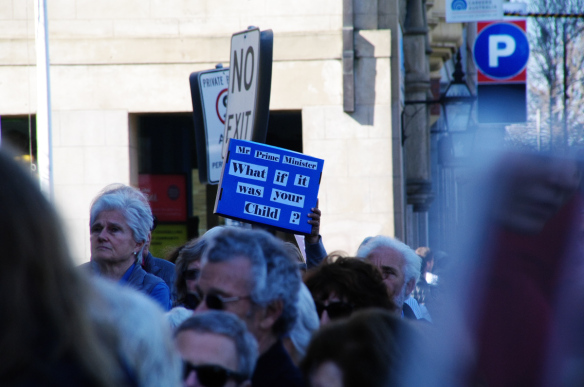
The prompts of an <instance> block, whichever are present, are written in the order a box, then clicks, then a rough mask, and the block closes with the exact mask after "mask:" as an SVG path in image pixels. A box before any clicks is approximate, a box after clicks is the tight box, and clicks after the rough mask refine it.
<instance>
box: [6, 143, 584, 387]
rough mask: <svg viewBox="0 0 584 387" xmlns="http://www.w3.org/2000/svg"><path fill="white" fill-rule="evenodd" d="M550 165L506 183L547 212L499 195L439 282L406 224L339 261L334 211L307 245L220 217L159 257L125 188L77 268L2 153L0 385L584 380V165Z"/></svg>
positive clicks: (109, 196)
mask: <svg viewBox="0 0 584 387" xmlns="http://www.w3.org/2000/svg"><path fill="white" fill-rule="evenodd" d="M554 160H555V159H554ZM523 161H524V160H523ZM526 164H527V165H529V164H528V163H527V162H526V161H524V163H523V164H521V163H519V164H518V165H519V166H520V167H521V166H522V165H523V166H525V165H526ZM550 165H551V164H549V163H548V164H547V166H548V171H547V172H548V173H547V174H546V173H544V172H541V171H540V172H539V174H538V175H537V176H535V177H532V178H531V180H530V179H527V180H526V181H527V182H528V183H530V184H531V185H528V184H527V183H526V182H525V181H523V182H522V183H521V184H517V183H516V178H517V175H511V176H512V177H513V178H512V179H510V180H507V182H508V183H509V184H507V185H505V187H504V188H505V189H507V190H509V189H511V191H510V192H512V193H513V195H520V196H521V197H522V198H523V199H524V200H527V201H528V200H529V199H531V198H537V199H538V200H539V201H540V202H545V204H546V207H545V211H537V210H534V208H536V209H537V206H535V205H534V206H531V207H528V208H526V209H521V208H520V209H517V208H516V207H515V206H517V205H518V204H517V203H516V202H514V203H513V206H514V207H512V210H511V209H510V208H511V207H505V205H507V206H509V203H507V202H506V201H505V200H504V199H501V198H504V197H508V196H509V195H507V196H506V195H504V194H500V192H498V193H497V196H496V197H497V198H500V200H501V201H500V202H495V203H494V204H496V205H497V206H498V211H497V212H492V211H488V210H485V211H483V212H481V214H483V215H485V217H484V218H481V219H483V221H484V222H485V224H488V225H489V227H487V228H483V231H484V230H487V231H486V232H485V233H476V235H474V238H475V241H476V240H478V241H480V242H477V243H478V244H475V246H477V245H478V246H482V248H483V250H482V251H481V252H480V253H477V257H476V258H477V259H473V260H469V261H471V262H472V264H468V263H467V264H460V265H458V268H459V269H460V273H458V274H456V273H454V274H452V275H447V273H445V274H444V275H443V274H442V273H440V276H438V275H437V274H436V273H435V268H436V267H437V265H438V263H437V262H436V256H437V255H436V254H435V252H433V251H432V250H431V249H429V248H428V247H420V248H418V249H417V250H413V249H412V248H411V247H410V246H408V245H406V244H405V243H403V242H401V241H399V240H397V239H395V238H393V237H390V236H383V235H377V236H371V237H368V238H365V239H364V240H363V242H362V243H361V245H360V246H359V248H358V250H357V251H356V252H355V254H354V255H347V254H344V253H338V252H335V253H332V254H328V255H327V253H326V250H325V247H324V244H323V240H322V237H321V236H320V233H319V230H320V222H321V212H320V210H319V209H318V207H315V208H313V209H312V213H311V214H310V215H309V219H308V222H309V223H310V224H311V225H312V228H313V232H312V233H311V235H308V236H306V238H305V246H304V249H303V250H304V251H301V250H300V249H299V248H298V246H296V245H295V244H292V243H288V242H283V241H281V240H280V239H278V238H276V237H275V236H274V235H273V234H271V233H270V232H269V230H263V229H248V228H241V227H225V226H222V227H221V226H220V227H215V228H213V229H211V230H209V231H207V232H206V233H205V234H204V235H202V236H201V237H199V238H196V239H193V240H190V241H188V242H187V243H186V244H184V245H183V246H177V247H176V249H175V250H174V251H173V253H172V258H171V259H170V260H167V259H161V258H156V257H153V256H152V254H151V253H150V251H149V244H150V242H151V238H152V230H153V229H154V228H155V221H154V217H153V215H152V211H151V209H150V205H149V203H148V200H147V198H146V197H145V196H144V195H143V194H142V193H141V192H140V191H139V190H138V189H135V188H132V187H129V186H126V185H122V184H115V185H110V186H107V187H105V188H104V189H103V190H102V191H101V192H100V193H99V194H98V195H97V196H96V197H95V199H94V200H93V202H92V204H91V208H90V211H89V213H90V224H89V230H90V247H91V259H90V262H88V263H86V264H83V265H81V266H79V267H75V266H74V265H73V263H72V260H71V257H70V255H69V252H68V251H67V243H66V236H65V233H64V231H63V230H64V229H63V227H62V226H61V225H60V223H59V219H58V216H57V214H56V212H55V210H54V209H53V208H52V206H51V205H50V204H49V203H48V202H47V201H46V199H45V198H44V197H43V195H42V194H41V193H40V191H39V190H38V188H37V186H36V184H35V183H34V182H33V181H32V179H30V177H29V176H27V175H26V172H24V171H23V170H22V169H21V167H20V166H19V165H17V163H16V162H14V161H13V160H12V159H11V157H10V156H9V155H7V154H6V153H4V152H0V180H1V181H3V183H4V184H3V187H2V188H0V213H1V214H3V215H4V216H3V217H2V219H1V220H0V247H1V248H2V250H3V252H4V258H3V270H2V271H1V272H0V276H1V280H0V291H2V294H4V295H5V297H4V301H2V302H0V316H1V317H0V324H1V325H0V343H1V344H0V348H2V349H5V350H4V351H2V352H0V353H1V354H0V357H1V358H2V361H0V385H7V386H23V387H24V386H180V385H183V386H205V387H228V386H245V387H249V386H253V387H268V386H270V387H273V386H282V387H287V386H290V387H301V386H307V387H309V386H311V387H341V386H345V387H356V386H374V387H375V386H379V387H381V386H425V385H438V386H441V385H444V386H483V385H489V386H491V385H493V386H495V385H496V386H517V385H526V386H527V385H534V386H535V385H537V386H539V385H542V386H543V385H554V384H553V383H554V382H555V381H556V379H554V378H553V377H552V376H550V375H557V377H558V378H561V383H560V382H558V384H559V385H566V386H572V385H579V384H580V383H581V382H583V381H584V371H582V369H584V368H579V366H580V365H583V363H584V360H582V359H583V358H584V357H583V356H581V355H582V353H584V346H580V345H578V343H579V341H577V342H576V343H575V342H574V341H569V340H567V339H566V337H567V336H566V334H565V332H564V331H562V332H561V333H562V334H561V335H560V334H559V333H558V332H559V331H558V330H557V327H558V326H560V327H562V328H565V330H568V331H569V332H578V330H579V328H580V327H581V325H580V324H581V323H584V317H582V316H581V313H577V312H576V313H575V312H574V309H575V308H576V307H575V305H573V304H569V303H568V304H567V305H566V302H561V303H559V302H558V303H557V305H558V306H561V308H559V307H558V309H556V308H555V305H556V304H554V302H555V300H557V299H558V298H557V297H558V296H559V295H563V296H562V298H561V299H562V300H563V301H568V300H576V301H578V300H580V299H581V298H582V297H584V286H580V285H579V281H578V279H577V278H575V277H576V276H574V274H575V273H576V274H580V268H581V267H582V268H584V265H582V264H581V263H579V261H578V260H577V258H574V257H575V256H577V254H576V253H577V252H579V251H581V250H578V249H574V248H572V247H573V246H572V244H570V243H568V242H569V241H572V240H573V239H574V238H577V237H578V235H581V232H582V230H584V228H583V226H581V224H583V223H578V222H577V221H578V220H579V219H580V218H579V217H578V216H581V214H582V213H583V211H582V208H584V207H583V206H582V204H581V198H580V195H578V194H576V193H577V192H578V187H579V184H580V174H579V165H577V164H575V163H573V162H571V161H564V162H557V163H556V164H554V165H555V166H556V167H557V168H556V169H554V168H552V167H550ZM569 168H572V169H569ZM567 169H568V171H569V172H566V170H567ZM559 170H561V171H563V173H564V175H565V176H564V175H562V174H560V175H558V171H559ZM520 172H521V171H520ZM526 173H527V172H526V171H525V170H524V171H522V173H521V174H520V175H519V176H526ZM4 187H10V189H6V188H4ZM530 187H531V188H530ZM542 187H543V188H542ZM549 187H552V188H553V189H548V188H549ZM554 195H558V197H559V198H556V196H554ZM499 205H500V206H499ZM552 206H553V208H550V207H552ZM501 208H503V209H505V208H506V209H507V210H508V211H502V210H501ZM529 211H531V212H529ZM526 213H527V215H526ZM486 214H488V215H486ZM575 214H577V215H578V216H576V215H575ZM491 219H493V222H492V223H489V222H490V220H491ZM475 220H476V219H475ZM534 224H536V225H534ZM492 225H498V226H500V229H498V228H497V227H494V226H492ZM536 226H537V227H536ZM521 227H523V228H521ZM536 228H537V229H536ZM575 229H577V230H578V231H579V232H578V233H576V232H574V233H571V230H575ZM479 234H480V235H479ZM572 237H574V238H572ZM469 238H470V237H469ZM529 238H531V239H529ZM578 240H579V239H578ZM31 241H34V243H31ZM547 243H551V245H549V244H547ZM461 244H462V243H461ZM549 246H553V247H554V248H555V250H553V251H551V250H550V247H549ZM566 246H568V247H566ZM575 246H576V247H579V246H580V245H579V244H576V245H575ZM564 247H566V248H564ZM549 257H552V258H553V259H550V258H549ZM564 257H565V259H563V258H564ZM478 258H481V259H482V260H480V259H478ZM443 259H444V258H443ZM501 259H505V261H504V262H502V261H501ZM531 260H537V262H536V263H534V262H532V261H531ZM477 262H482V263H485V264H484V265H483V266H480V268H479V266H478V264H477ZM564 262H567V263H568V264H569V265H570V267H571V268H572V271H571V272H570V273H569V277H568V278H569V279H570V281H566V282H562V281H561V280H560V279H561V278H563V277H562V276H563V275H566V272H567V271H566V270H565V268H566V264H563V263H564ZM502 271H503V272H504V275H502ZM461 273H462V274H461ZM546 274H549V275H550V276H551V278H546V277H545V275H546ZM582 274H584V273H582ZM513 275H516V276H519V277H520V278H519V281H520V282H519V285H518V282H513V280H514V278H516V277H513ZM461 278H463V279H461ZM521 281H522V282H521ZM445 283H446V284H447V285H448V284H449V285H451V286H446V285H445ZM461 284H462V285H461ZM454 285H458V286H454ZM568 285H569V286H568ZM461 286H464V288H462V289H461ZM566 289H567V290H569V291H570V293H569V294H570V295H569V296H566V293H565V292H561V291H564V290H566ZM521 295H524V296H529V297H531V298H530V299H529V300H522V298H521ZM505 297H508V299H510V300H513V302H515V303H521V302H526V304H525V305H520V306H518V305H517V304H512V305H503V306H502V305H500V304H501V302H503V301H505ZM479 300H484V301H479ZM503 303H504V302H503ZM537 308H540V310H539V311H538V310H537ZM517 310H520V311H522V312H523V313H516V312H517ZM556 310H557V313H558V315H559V316H562V317H563V319H561V320H559V325H557V326H556V325H555V323H556V322H557V321H556V320H555V319H554V312H555V311H556ZM502 313H503V314H502ZM530 319H534V320H535V319H537V323H534V325H533V326H530V325H529V324H530ZM566 321H568V322H569V324H567V323H566ZM521 324H528V325H526V326H522V325H521ZM514 335H519V336H520V338H517V337H515V336H514ZM536 337H539V338H540V339H541V338H545V339H546V340H545V341H544V342H541V341H540V342H537V343H534V342H531V341H530V340H532V339H534V338H536ZM578 338H579V339H582V338H583V337H582V335H581V334H580V335H579V336H578ZM554 339H555V340H554ZM506 343H512V344H513V345H515V346H516V347H513V348H512V349H511V351H510V353H512V354H513V356H518V357H519V358H520V359H514V358H512V357H511V356H505V349H506V347H505V344H506ZM550 354H553V355H554V356H551V355H550ZM497 356H498V357H497ZM501 359H505V361H506V362H508V363H509V364H501ZM550 359H552V360H553V361H550ZM529 367H538V368H533V369H530V368H529ZM517 369H519V372H518V371H517ZM552 371H554V372H556V374H552V373H551V372H552Z"/></svg>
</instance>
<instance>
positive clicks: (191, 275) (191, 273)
mask: <svg viewBox="0 0 584 387" xmlns="http://www.w3.org/2000/svg"><path fill="white" fill-rule="evenodd" d="M200 272H201V270H199V269H188V270H185V279H186V280H191V281H192V280H196V279H197V278H199V273H200Z"/></svg>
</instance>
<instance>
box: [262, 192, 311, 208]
mask: <svg viewBox="0 0 584 387" xmlns="http://www.w3.org/2000/svg"><path fill="white" fill-rule="evenodd" d="M270 200H271V201H273V202H276V203H281V204H287V205H289V206H294V207H300V208H302V207H304V195H298V194H294V193H290V192H285V191H280V190H279V189H275V188H272V196H270Z"/></svg>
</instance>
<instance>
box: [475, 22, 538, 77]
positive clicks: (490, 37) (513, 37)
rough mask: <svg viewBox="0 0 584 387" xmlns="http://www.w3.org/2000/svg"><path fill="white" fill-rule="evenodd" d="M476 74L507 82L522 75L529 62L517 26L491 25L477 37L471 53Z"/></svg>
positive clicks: (521, 34) (523, 32)
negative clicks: (476, 68) (475, 66)
mask: <svg viewBox="0 0 584 387" xmlns="http://www.w3.org/2000/svg"><path fill="white" fill-rule="evenodd" d="M473 55H474V60H475V63H476V65H477V67H478V68H479V70H480V71H481V72H482V73H483V74H485V75H486V76H488V77H491V78H493V79H496V80H506V79H510V78H513V77H515V76H516V75H518V74H519V73H521V72H522V71H523V70H524V69H525V67H526V66H527V61H528V59H529V42H528V41H527V37H526V36H525V31H523V30H522V29H521V28H519V27H518V26H517V25H516V24H513V23H510V22H509V23H508V22H501V23H493V24H490V25H489V26H487V27H486V28H484V29H483V30H482V31H481V32H480V33H479V35H478V36H477V38H476V40H475V44H474V49H473Z"/></svg>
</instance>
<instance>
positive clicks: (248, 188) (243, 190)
mask: <svg viewBox="0 0 584 387" xmlns="http://www.w3.org/2000/svg"><path fill="white" fill-rule="evenodd" d="M237 193H240V194H244V195H250V196H256V197H259V198H262V197H264V187H261V186H259V185H253V184H247V183H243V182H241V181H240V182H238V183H237Z"/></svg>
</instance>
